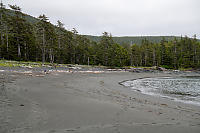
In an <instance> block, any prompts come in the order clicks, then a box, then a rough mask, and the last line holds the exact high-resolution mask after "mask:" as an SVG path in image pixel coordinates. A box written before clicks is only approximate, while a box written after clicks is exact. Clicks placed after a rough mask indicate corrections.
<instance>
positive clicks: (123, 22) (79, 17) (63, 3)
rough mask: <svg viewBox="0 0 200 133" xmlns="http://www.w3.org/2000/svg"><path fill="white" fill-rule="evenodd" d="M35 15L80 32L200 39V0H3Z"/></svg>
mask: <svg viewBox="0 0 200 133" xmlns="http://www.w3.org/2000/svg"><path fill="white" fill-rule="evenodd" d="M3 2H4V3H5V4H8V3H9V4H17V5H18V6H20V7H21V8H22V11H23V12H25V13H27V14H30V15H32V16H34V17H38V16H39V15H40V14H45V15H47V16H48V17H49V19H50V21H51V22H52V23H54V24H56V21H57V20H61V21H62V22H63V23H64V24H65V27H66V29H68V30H70V29H72V28H76V29H77V30H78V32H79V33H80V34H90V35H101V34H102V32H104V31H107V32H111V33H112V35H113V36H141V35H178V36H180V35H183V36H184V35H188V36H193V35H194V34H196V35H197V37H198V38H200V15H199V13H200V7H199V6H200V0H3Z"/></svg>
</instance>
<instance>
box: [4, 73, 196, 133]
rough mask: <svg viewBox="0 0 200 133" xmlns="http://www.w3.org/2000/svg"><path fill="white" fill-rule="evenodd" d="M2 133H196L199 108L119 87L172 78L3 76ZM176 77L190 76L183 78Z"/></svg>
mask: <svg viewBox="0 0 200 133" xmlns="http://www.w3.org/2000/svg"><path fill="white" fill-rule="evenodd" d="M0 74H1V77H2V78H1V88H2V90H4V91H2V92H1V97H0V98H1V99H0V109H1V110H0V112H1V113H0V133H133V132H136V133H146V132H148V133H156V132H157V133H158V132H159V133H160V132H162V133H169V132H176V133H188V132H190V133H199V132H200V107H199V106H195V105H192V104H185V103H182V102H178V101H174V100H171V99H169V98H163V97H158V96H157V97H156V96H149V95H145V94H142V93H141V92H139V91H132V90H131V89H130V88H129V87H125V86H123V85H122V84H121V83H122V82H123V81H126V80H133V79H138V78H146V77H167V76H174V75H176V76H177V74H176V73H163V72H162V73H161V72H160V73H148V72H145V73H134V72H125V71H123V72H122V71H115V72H112V71H110V72H58V71H52V72H50V73H49V74H45V73H43V72H40V73H31V72H23V73H17V72H15V73H14V72H4V71H1V72H0ZM179 75H191V73H183V74H179Z"/></svg>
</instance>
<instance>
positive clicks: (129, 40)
mask: <svg viewBox="0 0 200 133" xmlns="http://www.w3.org/2000/svg"><path fill="white" fill-rule="evenodd" d="M86 37H87V38H88V39H90V40H92V41H95V42H100V40H101V36H90V35H86ZM163 38H164V39H165V40H166V41H172V40H173V39H174V38H176V39H178V40H179V39H180V38H181V37H176V36H123V37H113V40H114V41H115V42H116V43H119V44H139V45H140V44H142V41H143V40H144V39H146V40H148V41H149V42H152V43H159V42H161V41H162V40H163Z"/></svg>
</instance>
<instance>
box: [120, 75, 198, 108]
mask: <svg viewBox="0 0 200 133" xmlns="http://www.w3.org/2000/svg"><path fill="white" fill-rule="evenodd" d="M123 85H125V86H128V87H131V89H132V90H137V91H140V92H141V93H144V94H147V95H154V96H161V97H166V98H170V99H172V100H176V101H180V102H184V103H189V104H195V105H199V106H200V76H183V77H158V78H143V79H137V80H132V81H126V82H124V83H123Z"/></svg>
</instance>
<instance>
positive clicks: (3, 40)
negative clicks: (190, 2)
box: [0, 3, 200, 69]
mask: <svg viewBox="0 0 200 133" xmlns="http://www.w3.org/2000/svg"><path fill="white" fill-rule="evenodd" d="M9 8H10V9H7V8H6V6H5V5H4V4H3V3H1V5H0V59H6V60H17V61H36V62H37V61H41V62H50V63H61V64H82V65H88V63H89V65H102V66H109V67H124V66H135V67H151V66H162V67H165V68H170V69H179V68H199V67H200V41H199V40H198V39H197V38H196V36H195V35H194V36H193V37H192V38H189V37H187V36H184V37H178V38H177V37H174V38H173V39H172V40H166V39H165V37H162V40H161V41H160V42H158V43H157V42H151V41H149V40H148V39H143V40H142V43H141V44H135V43H133V44H131V43H123V44H119V43H117V42H115V41H114V40H113V37H112V35H111V34H110V33H108V32H103V34H102V36H101V39H100V40H99V41H92V40H91V39H89V38H87V37H86V36H85V35H80V34H78V31H77V30H76V29H75V28H73V29H72V30H71V31H69V30H66V29H65V26H64V24H63V23H62V22H61V21H59V20H58V21H57V24H56V25H53V24H51V23H50V21H49V20H48V17H47V16H46V15H44V14H42V15H40V16H38V18H34V19H33V17H30V16H29V15H26V14H24V13H22V9H21V7H19V6H17V5H9ZM30 18H32V19H30Z"/></svg>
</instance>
